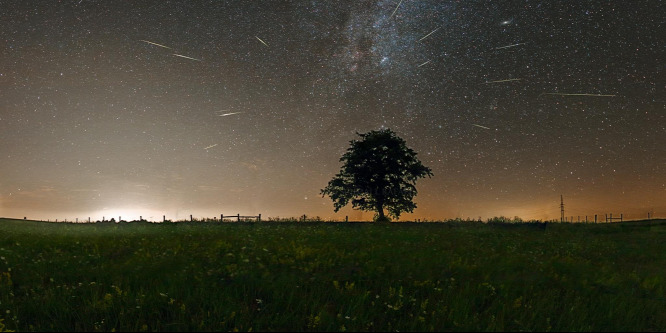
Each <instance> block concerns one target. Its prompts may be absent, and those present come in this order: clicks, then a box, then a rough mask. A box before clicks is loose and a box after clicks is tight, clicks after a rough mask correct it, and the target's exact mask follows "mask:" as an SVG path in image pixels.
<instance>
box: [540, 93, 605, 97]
mask: <svg viewBox="0 0 666 333" xmlns="http://www.w3.org/2000/svg"><path fill="white" fill-rule="evenodd" d="M543 94H544V95H557V96H589V97H615V95H604V94H562V93H543Z"/></svg>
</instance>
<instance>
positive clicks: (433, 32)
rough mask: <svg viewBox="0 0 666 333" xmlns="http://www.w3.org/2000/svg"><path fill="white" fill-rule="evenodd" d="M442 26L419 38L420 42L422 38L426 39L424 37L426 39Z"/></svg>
mask: <svg viewBox="0 0 666 333" xmlns="http://www.w3.org/2000/svg"><path fill="white" fill-rule="evenodd" d="M440 28H441V27H439V28H437V29H435V30H433V31H431V32H430V33H429V34H427V35H425V36H423V37H421V39H419V42H420V41H422V40H424V39H425V38H426V37H428V36H430V35H432V34H434V33H435V31H437V30H439V29H440Z"/></svg>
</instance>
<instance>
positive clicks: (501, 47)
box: [495, 43, 526, 50]
mask: <svg viewBox="0 0 666 333" xmlns="http://www.w3.org/2000/svg"><path fill="white" fill-rule="evenodd" d="M525 44H526V43H518V44H511V45H506V46H500V47H496V48H495V50H499V49H508V48H510V47H514V46H518V45H525Z"/></svg>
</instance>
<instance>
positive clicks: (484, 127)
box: [472, 124, 490, 130]
mask: <svg viewBox="0 0 666 333" xmlns="http://www.w3.org/2000/svg"><path fill="white" fill-rule="evenodd" d="M472 126H476V127H481V128H483V129H487V130H489V129H490V127H486V126H481V125H477V124H472Z"/></svg>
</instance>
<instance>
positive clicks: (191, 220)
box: [190, 214, 192, 222]
mask: <svg viewBox="0 0 666 333" xmlns="http://www.w3.org/2000/svg"><path fill="white" fill-rule="evenodd" d="M190 222H192V214H190Z"/></svg>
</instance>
